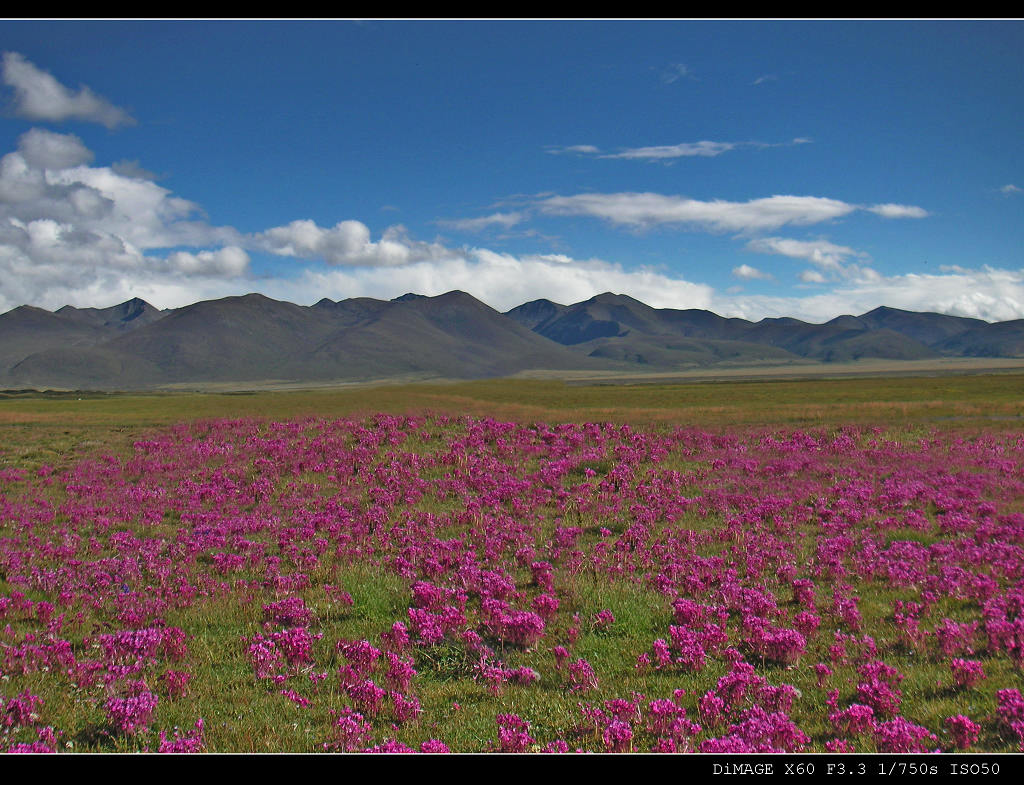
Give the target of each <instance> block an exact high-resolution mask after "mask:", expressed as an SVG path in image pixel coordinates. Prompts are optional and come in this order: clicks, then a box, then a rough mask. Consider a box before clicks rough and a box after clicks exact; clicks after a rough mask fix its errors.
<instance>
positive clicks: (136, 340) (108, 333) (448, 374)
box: [0, 290, 1024, 389]
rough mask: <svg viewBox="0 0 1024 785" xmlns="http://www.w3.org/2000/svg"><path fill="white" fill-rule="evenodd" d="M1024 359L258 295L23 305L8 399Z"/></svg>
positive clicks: (689, 327)
mask: <svg viewBox="0 0 1024 785" xmlns="http://www.w3.org/2000/svg"><path fill="white" fill-rule="evenodd" d="M941 357H1024V320H1020V319H1018V320H1011V321H1007V322H996V323H989V322H984V321H982V320H980V319H972V318H968V317H960V316H952V315H948V314H938V313H932V312H916V311H905V310H900V309H897V308H891V307H888V306H880V307H878V308H875V309H873V310H871V311H869V312H867V313H864V314H860V315H859V316H857V315H851V314H844V315H841V316H838V317H836V318H834V319H831V320H829V321H827V322H824V323H821V324H815V323H810V322H804V321H801V320H799V319H795V318H792V317H766V318H763V319H761V320H759V321H756V322H755V321H750V320H747V319H741V318H738V317H724V316H720V315H718V314H716V313H714V312H712V311H708V310H702V309H673V308H654V307H652V306H649V305H647V304H646V303H643V302H641V301H640V300H637V299H635V298H633V297H630V296H629V295H623V294H614V293H612V292H603V293H601V294H598V295H595V296H593V297H591V298H589V299H587V300H584V301H581V302H578V303H573V304H570V305H563V304H561V303H556V302H554V301H551V300H547V299H544V298H541V299H537V300H532V301H530V302H527V303H523V304H522V305H519V306H517V307H516V308H513V309H511V310H509V311H506V312H504V313H502V312H499V311H497V310H495V309H494V308H491V307H490V306H489V305H487V304H485V303H483V302H481V301H480V300H478V299H476V298H475V297H473V296H472V295H470V294H467V293H466V292H463V291H459V290H453V291H450V292H446V293H444V294H441V295H436V296H426V295H420V294H416V293H412V292H410V293H407V294H404V295H402V296H400V297H396V298H394V299H392V300H378V299H375V298H370V297H355V298H348V299H345V300H338V301H333V300H330V299H329V298H323V299H321V300H320V301H319V302H317V303H315V304H313V305H309V306H303V305H297V304H295V303H290V302H286V301H283V300H274V299H272V298H270V297H267V296H265V295H262V294H258V293H249V294H245V295H235V296H231V297H224V298H220V299H216V300H204V301H199V302H196V303H192V304H190V305H186V306H183V307H181V308H175V309H166V310H159V309H157V308H155V307H154V306H152V305H151V304H149V303H147V302H146V301H145V300H142V299H139V298H131V299H129V300H126V301H125V302H123V303H119V304H117V305H114V306H109V307H106V308H75V307H73V306H70V305H66V306H64V307H62V308H60V309H58V310H57V311H54V312H51V311H47V310H45V309H42V308H36V307H34V306H31V305H22V306H19V307H17V308H14V309H12V310H10V311H8V312H6V313H4V314H0V386H7V387H11V388H23V387H40V388H78V387H83V388H96V389H147V388H153V387H159V386H163V385H176V384H188V383H195V384H204V383H219V382H258V381H262V380H282V381H288V382H302V381H325V380H353V381H359V380H367V379H380V378H398V377H409V376H416V377H417V378H429V377H445V378H486V377H498V376H510V375H513V374H516V373H520V372H526V371H536V370H559V371H619V372H621V371H630V370H633V371H635V370H638V369H642V370H645V371H646V370H651V369H664V370H680V369H688V368H694V367H700V368H704V367H706V368H714V367H715V366H716V365H717V364H719V363H732V364H737V363H743V362H750V363H764V362H772V363H785V362H798V361H799V362H804V363H806V362H807V361H818V362H824V363H829V362H846V361H851V360H858V359H865V358H878V359H888V360H919V359H927V358H941Z"/></svg>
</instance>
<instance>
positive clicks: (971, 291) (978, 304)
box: [712, 267, 1024, 322]
mask: <svg viewBox="0 0 1024 785" xmlns="http://www.w3.org/2000/svg"><path fill="white" fill-rule="evenodd" d="M812 272H813V271H812ZM880 305H888V306H891V307H894V308H901V309H903V310H907V311H928V312H934V313H945V314H951V315H953V316H967V317H971V318H975V319H984V320H985V321H989V322H997V321H1007V320H1010V319H1020V318H1022V317H1024V269H1020V270H999V269H993V268H990V267H985V268H982V269H980V270H964V271H963V272H960V273H955V274H943V275H920V274H907V275H896V276H879V275H876V277H875V279H874V280H863V281H853V282H850V283H849V284H847V285H843V286H840V287H837V288H834V289H831V290H829V291H826V292H821V293H819V294H814V295H810V296H804V297H770V296H760V295H749V296H745V297H716V298H714V300H713V305H712V310H715V311H716V312H717V313H720V314H722V315H723V316H739V317H742V318H746V319H761V318H764V317H766V316H795V317H797V318H799V319H804V320H805V321H810V322H825V321H828V320H829V319H833V318H835V317H836V316H840V315H842V314H862V313H866V312H868V311H871V310H873V309H874V308H877V307H878V306H880Z"/></svg>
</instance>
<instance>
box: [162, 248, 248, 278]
mask: <svg viewBox="0 0 1024 785" xmlns="http://www.w3.org/2000/svg"><path fill="white" fill-rule="evenodd" d="M159 267H161V268H162V269H165V270H168V271H170V272H176V273H181V274H184V275H214V276H223V277H226V278H232V277H237V276H240V275H242V274H243V273H245V271H246V269H247V268H248V267H249V254H247V253H246V252H245V251H244V250H242V249H241V248H239V247H238V246H235V245H229V246H227V247H226V248H218V249H217V250H215V251H199V252H198V253H191V252H189V251H176V252H175V253H172V254H171V255H170V256H168V257H167V258H166V259H165V260H164V262H163V264H162V265H159Z"/></svg>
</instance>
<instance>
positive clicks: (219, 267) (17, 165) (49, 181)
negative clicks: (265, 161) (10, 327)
mask: <svg viewBox="0 0 1024 785" xmlns="http://www.w3.org/2000/svg"><path fill="white" fill-rule="evenodd" d="M92 159H93V154H92V152H91V151H90V150H88V149H87V148H86V147H85V145H84V144H83V143H82V141H81V140H80V139H79V138H78V137H76V136H73V135H71V134H56V133H51V132H49V131H43V130H40V129H32V130H30V131H28V132H26V133H25V134H23V135H22V136H21V138H20V139H19V140H18V149H17V150H15V151H14V152H10V153H8V154H6V155H4V156H3V157H2V158H0V307H4V308H5V309H6V308H11V307H14V306H17V305H21V304H23V303H29V304H33V305H40V306H44V307H59V306H61V305H64V304H65V303H69V302H70V303H72V304H79V305H96V304H98V303H99V304H102V303H107V304H110V302H109V298H110V297H112V296H114V297H116V296H119V294H127V297H125V298H123V299H127V298H128V297H132V296H144V294H143V292H147V293H152V292H154V291H156V292H157V293H158V294H159V292H162V291H168V290H179V289H180V290H182V291H191V292H193V295H196V294H199V293H202V292H206V291H223V290H221V289H218V288H217V287H216V286H211V285H210V282H211V281H212V280H215V279H219V280H222V281H224V280H231V281H233V282H234V286H236V287H237V286H238V283H239V280H240V277H242V276H245V275H246V273H247V268H248V264H249V257H248V255H247V254H246V253H245V251H244V250H242V247H241V241H242V237H241V235H240V234H239V232H237V231H236V230H234V229H232V228H231V227H215V226H210V225H209V224H208V223H206V222H205V221H202V220H199V219H197V218H196V216H197V214H198V213H199V210H198V206H197V205H195V204H194V203H192V202H189V201H187V200H185V199H180V198H178V197H175V196H174V195H173V194H171V192H170V191H168V190H167V189H165V188H161V187H160V186H158V185H156V184H155V183H152V182H150V181H148V180H142V179H138V178H135V177H127V176H125V175H123V174H119V173H118V172H116V171H114V170H113V169H112V168H108V167H93V166H89V165H88V164H89V162H91V161H92ZM211 247H213V249H212V250H211ZM183 248H189V249H195V250H182V249H183ZM165 250H172V253H170V255H169V256H166V257H163V256H162V255H151V254H153V252H160V251H165ZM193 299H194V297H193Z"/></svg>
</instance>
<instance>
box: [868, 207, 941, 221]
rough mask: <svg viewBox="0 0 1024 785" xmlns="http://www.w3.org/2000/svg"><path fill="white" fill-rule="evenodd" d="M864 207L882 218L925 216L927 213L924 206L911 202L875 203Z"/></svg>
mask: <svg viewBox="0 0 1024 785" xmlns="http://www.w3.org/2000/svg"><path fill="white" fill-rule="evenodd" d="M864 209H865V210H867V211H868V212H871V213H874V214H875V215H880V216H882V217H883V218H927V217H928V215H929V213H928V211H927V210H925V209H924V208H922V207H916V206H914V205H912V204H876V205H872V206H871V207H866V208H864Z"/></svg>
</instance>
